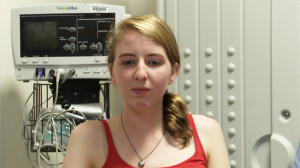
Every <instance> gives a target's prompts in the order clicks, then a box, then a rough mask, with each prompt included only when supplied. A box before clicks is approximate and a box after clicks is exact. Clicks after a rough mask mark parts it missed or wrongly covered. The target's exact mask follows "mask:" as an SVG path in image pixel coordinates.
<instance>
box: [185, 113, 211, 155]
mask: <svg viewBox="0 0 300 168" xmlns="http://www.w3.org/2000/svg"><path fill="white" fill-rule="evenodd" d="M188 120H189V123H190V126H191V127H192V130H193V138H194V143H195V150H196V153H198V152H200V153H201V155H202V157H203V158H204V160H205V161H206V159H207V158H206V154H205V151H204V148H203V145H202V143H201V140H200V138H199V135H198V132H197V127H196V125H195V121H194V118H193V115H192V114H188Z"/></svg>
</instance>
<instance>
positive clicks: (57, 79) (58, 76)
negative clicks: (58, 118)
mask: <svg viewBox="0 0 300 168" xmlns="http://www.w3.org/2000/svg"><path fill="white" fill-rule="evenodd" d="M60 75H61V72H60V71H59V70H57V71H56V92H55V97H54V103H53V107H52V109H51V112H50V116H49V118H48V120H47V123H46V125H45V128H44V130H43V134H42V137H41V140H40V143H39V144H42V141H43V139H44V136H45V132H46V129H47V127H48V125H49V122H50V121H52V123H53V122H54V121H53V120H54V119H53V112H54V108H55V105H56V102H57V97H58V87H59V79H60ZM54 135H55V145H56V147H55V152H56V162H57V164H56V166H57V168H58V166H59V164H58V144H57V134H56V129H55V126H54ZM40 154H41V148H40V147H39V148H38V156H40ZM38 164H39V166H40V167H41V158H40V157H38Z"/></svg>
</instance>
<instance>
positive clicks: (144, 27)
mask: <svg viewBox="0 0 300 168" xmlns="http://www.w3.org/2000/svg"><path fill="white" fill-rule="evenodd" d="M132 30H136V31H138V32H140V33H141V34H143V35H144V36H146V37H148V38H150V39H151V40H153V41H155V42H157V43H159V44H160V45H161V46H162V47H163V48H164V49H165V51H166V54H167V56H168V59H169V61H170V64H171V66H172V68H174V66H175V64H176V63H178V64H179V65H180V55H179V50H178V45H177V42H176V39H175V37H174V34H173V32H172V30H171V28H170V27H169V26H168V25H167V24H166V23H165V22H164V21H162V20H161V19H159V18H158V17H156V16H154V15H142V16H134V17H130V18H128V19H125V20H123V21H121V22H120V23H119V24H118V25H117V27H116V28H115V29H114V30H112V32H111V34H110V36H109V43H108V63H109V65H111V66H113V64H114V60H115V50H116V46H117V44H118V43H119V41H120V40H121V39H122V38H123V36H124V35H125V34H126V33H127V32H129V31H132ZM187 113H188V109H187V105H186V103H185V102H184V100H183V99H182V98H181V97H180V96H179V95H177V94H175V93H171V92H166V93H165V95H164V98H163V118H164V126H165V129H166V130H167V131H168V132H169V133H170V134H171V135H172V136H173V137H174V138H175V139H176V140H177V141H178V142H179V144H180V145H181V146H182V147H184V146H186V145H187V144H188V142H189V141H190V139H191V137H192V130H191V127H190V125H189V121H188V117H187Z"/></svg>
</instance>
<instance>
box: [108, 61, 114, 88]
mask: <svg viewBox="0 0 300 168" xmlns="http://www.w3.org/2000/svg"><path fill="white" fill-rule="evenodd" d="M109 73H110V78H111V81H112V83H113V84H115V85H116V80H115V77H114V74H113V67H112V65H111V64H109Z"/></svg>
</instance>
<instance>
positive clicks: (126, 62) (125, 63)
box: [122, 60, 134, 65]
mask: <svg viewBox="0 0 300 168" xmlns="http://www.w3.org/2000/svg"><path fill="white" fill-rule="evenodd" d="M133 64H134V61H130V60H129V61H124V62H122V65H133Z"/></svg>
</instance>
